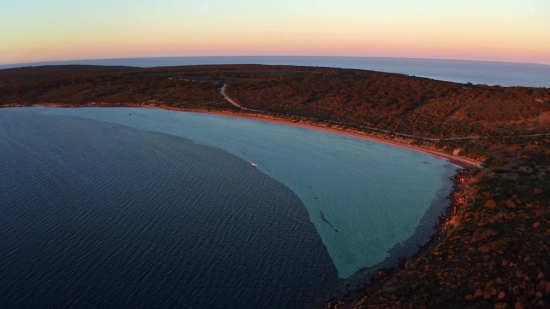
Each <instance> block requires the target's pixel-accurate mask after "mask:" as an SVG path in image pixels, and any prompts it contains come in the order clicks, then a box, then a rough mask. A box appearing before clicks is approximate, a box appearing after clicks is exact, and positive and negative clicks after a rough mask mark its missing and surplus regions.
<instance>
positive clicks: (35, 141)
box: [0, 107, 457, 308]
mask: <svg viewBox="0 0 550 309" xmlns="http://www.w3.org/2000/svg"><path fill="white" fill-rule="evenodd" d="M0 145H1V147H0V173H1V175H2V177H0V212H1V214H2V215H1V216H0V235H1V237H0V261H2V263H1V264H0V286H2V289H0V307H1V308H69V307H71V308H88V307H94V306H95V307H98V308H243V307H244V308H303V307H306V306H307V305H308V304H311V303H312V302H313V301H315V300H319V299H321V298H324V297H325V296H327V295H329V294H330V293H331V292H332V291H333V289H334V288H335V287H337V286H340V285H341V284H342V282H345V280H347V279H349V278H351V277H353V275H354V274H356V273H357V271H360V270H363V269H375V268H377V267H380V266H385V265H391V264H392V263H395V261H396V259H397V258H398V257H399V256H402V255H407V254H411V253H413V252H414V251H415V250H416V248H417V245H419V244H422V243H424V242H426V241H427V240H428V237H429V235H430V234H431V233H432V232H433V226H434V225H435V223H436V222H437V217H438V216H439V215H440V214H441V212H442V211H443V210H444V208H445V207H446V206H447V205H448V203H449V201H448V200H447V199H446V197H447V196H448V194H449V192H450V190H451V187H452V182H451V181H450V179H449V178H450V177H451V176H452V175H454V173H455V172H456V169H457V166H455V165H453V164H451V163H449V162H447V161H444V160H441V159H438V158H434V157H430V156H427V155H424V154H420V153H415V152H412V151H409V150H405V149H400V148H395V147H391V146H388V145H383V144H377V143H374V142H370V141H366V140H361V139H357V138H352V137H347V136H340V135H335V134H331V133H327V132H320V131H314V130H308V129H303V128H297V127H292V126H285V125H280V124H274V123H267V122H261V121H255V120H249V119H238V118H232V117H223V116H216V115H206V114H198V113H184V112H175V111H167V110H158V109H142V108H72V109H60V108H44V107H33V108H9V109H0ZM252 162H255V163H257V164H258V167H257V168H253V167H252V166H251V163H252Z"/></svg>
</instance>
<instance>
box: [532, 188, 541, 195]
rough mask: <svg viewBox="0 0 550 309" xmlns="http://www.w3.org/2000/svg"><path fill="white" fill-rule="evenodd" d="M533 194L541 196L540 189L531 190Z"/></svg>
mask: <svg viewBox="0 0 550 309" xmlns="http://www.w3.org/2000/svg"><path fill="white" fill-rule="evenodd" d="M533 193H535V194H542V189H540V188H535V190H533Z"/></svg>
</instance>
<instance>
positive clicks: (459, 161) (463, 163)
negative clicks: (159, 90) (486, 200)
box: [142, 105, 481, 168]
mask: <svg viewBox="0 0 550 309" xmlns="http://www.w3.org/2000/svg"><path fill="white" fill-rule="evenodd" d="M142 107H144V108H157V109H165V110H173V111H181V112H189V113H201V114H210V115H218V116H226V117H235V118H241V119H249V120H256V121H264V122H270V123H276V124H281V125H289V126H293V127H298V128H302V129H309V130H316V131H322V132H327V133H332V134H337V135H343V136H348V137H354V138H359V139H363V140H367V141H371V142H375V143H380V144H385V145H389V146H394V147H398V148H402V149H406V150H410V151H414V152H418V153H422V154H425V155H429V156H432V157H436V158H439V159H443V160H447V161H449V162H451V163H453V164H455V165H458V166H460V167H463V168H481V164H480V162H475V161H473V160H469V159H466V158H462V157H457V156H453V155H450V154H447V153H444V152H440V151H435V150H430V149H426V148H423V147H419V146H414V145H410V144H407V143H403V142H398V141H393V140H387V139H383V138H379V137H374V136H370V135H367V134H366V133H360V132H359V131H347V130H344V129H337V128H329V127H324V126H321V125H315V124H311V123H297V122H293V121H289V120H286V119H284V118H278V117H274V116H268V117H265V116H262V115H257V114H249V113H247V114H243V113H236V112H229V111H227V112H223V111H210V110H193V109H189V110H188V109H179V108H166V107H162V106H147V105H145V106H142Z"/></svg>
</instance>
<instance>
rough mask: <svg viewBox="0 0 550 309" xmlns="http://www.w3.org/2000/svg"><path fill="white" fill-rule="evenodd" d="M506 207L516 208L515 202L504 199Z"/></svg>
mask: <svg viewBox="0 0 550 309" xmlns="http://www.w3.org/2000/svg"><path fill="white" fill-rule="evenodd" d="M506 207H508V208H512V209H513V208H516V204H515V203H514V202H512V201H506Z"/></svg>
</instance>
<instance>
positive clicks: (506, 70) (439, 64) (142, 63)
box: [0, 56, 550, 87]
mask: <svg viewBox="0 0 550 309" xmlns="http://www.w3.org/2000/svg"><path fill="white" fill-rule="evenodd" d="M54 64H89V65H125V66H135V67H156V66H177V65H197V64H271V65H301V66H319V67H335V68H351V69H361V70H372V71H380V72H391V73H401V74H408V75H414V76H420V77H427V78H432V79H438V80H445V81H452V82H459V83H468V82H470V83H473V84H487V85H501V86H526V87H550V65H543V64H530V63H508V62H490V61H469V60H444V59H411V58H380V57H297V56H287V57H275V56H271V57H261V56H257V57H251V56H234V57H229V56H223V57H165V58H128V59H97V60H73V61H57V62H40V63H24V64H5V65H0V69H7V68H13V67H22V66H37V65H54Z"/></svg>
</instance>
